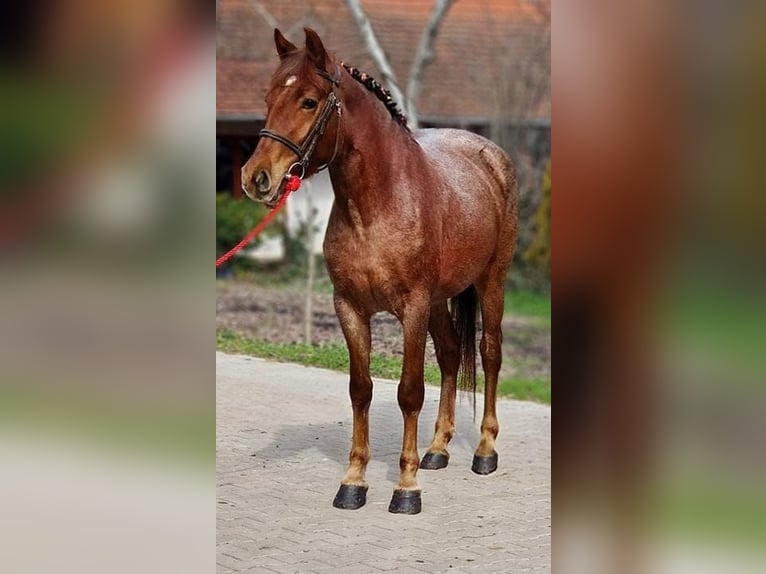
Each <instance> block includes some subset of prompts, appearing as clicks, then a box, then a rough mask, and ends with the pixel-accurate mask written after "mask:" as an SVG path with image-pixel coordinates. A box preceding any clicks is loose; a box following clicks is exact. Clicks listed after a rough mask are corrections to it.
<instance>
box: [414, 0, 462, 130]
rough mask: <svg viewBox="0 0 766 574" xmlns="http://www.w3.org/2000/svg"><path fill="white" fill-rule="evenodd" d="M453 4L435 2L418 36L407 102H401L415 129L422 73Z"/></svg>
mask: <svg viewBox="0 0 766 574" xmlns="http://www.w3.org/2000/svg"><path fill="white" fill-rule="evenodd" d="M453 3H454V0H436V3H435V4H434V9H433V11H432V12H431V16H430V17H429V18H428V23H427V24H426V27H425V29H424V30H423V34H422V35H421V36H420V43H419V44H418V49H417V51H416V52H415V59H414V60H413V61H412V67H411V68H410V77H409V80H408V82H407V101H406V102H403V104H404V105H405V106H406V107H405V109H404V111H405V113H406V114H407V117H408V118H409V120H410V124H411V125H412V127H417V123H418V116H417V108H416V107H415V106H416V104H415V102H417V99H418V96H419V95H420V88H421V87H422V85H423V72H424V71H425V68H426V65H427V64H428V63H429V62H430V61H431V60H432V59H433V55H434V54H433V45H434V41H435V40H436V36H437V35H438V34H439V28H440V27H441V24H442V22H443V21H444V17H445V16H446V15H447V12H448V11H449V9H450V7H451V6H452V4H453Z"/></svg>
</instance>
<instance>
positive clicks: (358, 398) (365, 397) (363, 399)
mask: <svg viewBox="0 0 766 574" xmlns="http://www.w3.org/2000/svg"><path fill="white" fill-rule="evenodd" d="M349 395H350V396H351V404H352V405H353V406H354V407H355V408H366V407H367V406H369V404H370V402H371V401H372V380H371V379H369V378H362V379H357V380H352V381H351V384H350V385H349Z"/></svg>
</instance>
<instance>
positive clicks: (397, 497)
mask: <svg viewBox="0 0 766 574" xmlns="http://www.w3.org/2000/svg"><path fill="white" fill-rule="evenodd" d="M420 510H421V503H420V491H419V490H399V489H397V490H394V495H393V496H392V497H391V503H390V504H389V505H388V511H389V512H393V513H394V514H420Z"/></svg>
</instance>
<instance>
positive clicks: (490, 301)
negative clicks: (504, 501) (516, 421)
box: [471, 268, 505, 474]
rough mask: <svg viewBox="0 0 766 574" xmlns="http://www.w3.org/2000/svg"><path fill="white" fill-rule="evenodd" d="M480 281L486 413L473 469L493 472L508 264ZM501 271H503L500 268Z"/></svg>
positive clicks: (497, 428) (478, 472)
mask: <svg viewBox="0 0 766 574" xmlns="http://www.w3.org/2000/svg"><path fill="white" fill-rule="evenodd" d="M493 271H494V272H490V273H488V274H487V277H485V278H484V280H483V281H480V282H478V283H477V285H476V287H477V291H478V293H479V301H480V303H481V320H482V336H481V344H480V347H479V349H480V351H481V363H482V367H483V368H484V414H483V416H482V420H481V440H480V442H479V446H478V448H477V449H476V452H475V453H474V457H473V465H472V466H471V470H473V471H474V472H475V473H477V474H490V473H492V472H494V471H495V470H497V452H496V451H495V439H496V438H497V433H498V432H499V430H500V425H499V424H498V422H497V412H496V408H495V402H496V397H497V378H498V374H499V373H500V362H501V360H502V347H501V346H502V342H503V333H502V330H501V323H502V320H503V304H504V295H503V283H504V278H505V268H503V269H502V270H493ZM500 271H502V272H500Z"/></svg>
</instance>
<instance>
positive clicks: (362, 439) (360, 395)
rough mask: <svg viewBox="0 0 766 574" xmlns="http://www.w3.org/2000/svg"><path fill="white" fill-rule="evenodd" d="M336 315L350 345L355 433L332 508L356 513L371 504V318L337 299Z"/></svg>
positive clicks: (350, 375) (350, 383)
mask: <svg viewBox="0 0 766 574" xmlns="http://www.w3.org/2000/svg"><path fill="white" fill-rule="evenodd" d="M335 311H336V313H337V315H338V320H339V322H340V325H341V328H342V329H343V335H344V337H345V338H346V344H347V345H348V354H349V362H350V369H349V377H350V381H349V393H350V395H351V406H352V408H353V410H354V432H353V437H352V441H351V452H350V453H349V456H348V470H347V471H346V475H345V476H344V477H343V479H342V480H341V484H340V489H338V493H337V494H336V495H335V500H334V501H333V503H332V504H333V506H334V507H335V508H344V509H349V510H356V509H357V508H360V507H362V506H364V504H365V502H366V501H367V483H366V482H365V480H364V475H365V472H366V470H367V463H368V462H369V461H370V439H369V436H370V432H369V429H370V427H369V418H368V413H369V410H370V402H371V401H372V379H371V378H370V348H371V340H370V317H369V316H365V315H363V314H361V313H358V312H357V311H356V310H355V309H354V308H353V306H352V305H350V304H349V303H348V302H347V301H345V300H343V299H341V298H339V297H336V298H335Z"/></svg>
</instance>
